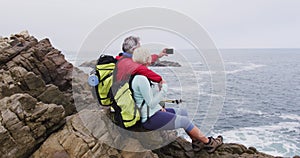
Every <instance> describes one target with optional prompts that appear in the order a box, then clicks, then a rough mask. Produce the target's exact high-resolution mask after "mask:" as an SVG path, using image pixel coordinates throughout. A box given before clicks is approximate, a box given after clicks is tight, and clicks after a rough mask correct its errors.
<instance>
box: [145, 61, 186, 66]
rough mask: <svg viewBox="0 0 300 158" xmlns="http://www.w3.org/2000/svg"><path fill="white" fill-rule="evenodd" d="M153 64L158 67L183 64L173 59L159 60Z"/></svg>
mask: <svg viewBox="0 0 300 158" xmlns="http://www.w3.org/2000/svg"><path fill="white" fill-rule="evenodd" d="M151 66H156V67H181V65H180V64H179V63H177V62H173V61H166V60H164V61H157V62H155V63H154V64H152V65H151Z"/></svg>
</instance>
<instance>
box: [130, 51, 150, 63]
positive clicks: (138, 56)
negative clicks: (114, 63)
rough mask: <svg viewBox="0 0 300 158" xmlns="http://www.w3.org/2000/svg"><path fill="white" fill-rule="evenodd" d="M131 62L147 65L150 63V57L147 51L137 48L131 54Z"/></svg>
mask: <svg viewBox="0 0 300 158" xmlns="http://www.w3.org/2000/svg"><path fill="white" fill-rule="evenodd" d="M132 60H133V61H134V62H137V63H140V64H148V63H151V60H152V57H151V54H150V51H149V50H148V49H146V48H144V47H138V48H136V49H135V50H134V52H133V55H132Z"/></svg>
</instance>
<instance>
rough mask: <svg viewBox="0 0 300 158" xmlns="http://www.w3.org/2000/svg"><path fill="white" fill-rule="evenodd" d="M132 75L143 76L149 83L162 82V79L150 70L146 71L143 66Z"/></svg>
mask: <svg viewBox="0 0 300 158" xmlns="http://www.w3.org/2000/svg"><path fill="white" fill-rule="evenodd" d="M133 74H134V75H136V74H139V75H144V76H146V77H147V78H148V79H149V80H150V81H153V82H157V83H159V82H160V81H161V80H162V77H161V76H160V75H158V74H157V73H155V72H153V71H152V70H150V69H148V68H147V67H146V66H145V65H140V66H139V67H138V68H137V69H135V71H134V72H133Z"/></svg>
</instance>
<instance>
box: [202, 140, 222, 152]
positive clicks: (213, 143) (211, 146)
mask: <svg viewBox="0 0 300 158" xmlns="http://www.w3.org/2000/svg"><path fill="white" fill-rule="evenodd" d="M208 139H209V142H208V143H207V144H204V148H205V149H206V150H207V152H208V153H212V152H214V151H215V150H216V149H217V148H218V147H219V146H221V145H222V144H223V137H222V136H218V137H217V138H213V137H208Z"/></svg>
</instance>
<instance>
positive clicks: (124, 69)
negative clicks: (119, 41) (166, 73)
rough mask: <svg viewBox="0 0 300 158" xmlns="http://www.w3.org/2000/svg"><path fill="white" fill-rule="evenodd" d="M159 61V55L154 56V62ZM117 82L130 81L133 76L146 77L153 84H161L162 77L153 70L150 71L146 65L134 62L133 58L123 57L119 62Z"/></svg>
mask: <svg viewBox="0 0 300 158" xmlns="http://www.w3.org/2000/svg"><path fill="white" fill-rule="evenodd" d="M157 59H158V56H157V55H152V62H155V61H156V60H157ZM116 66H117V78H116V80H117V81H121V80H128V79H129V77H130V76H131V75H136V74H138V75H144V76H146V77H147V78H148V79H149V80H151V81H153V82H160V81H161V80H162V77H161V76H160V75H158V74H157V73H155V72H153V71H152V70H150V69H148V68H147V67H146V66H145V65H142V64H139V63H136V62H134V61H132V58H128V57H121V59H120V60H119V61H118V62H117V65H116Z"/></svg>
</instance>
